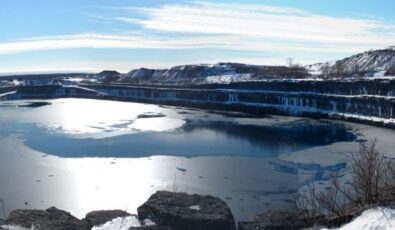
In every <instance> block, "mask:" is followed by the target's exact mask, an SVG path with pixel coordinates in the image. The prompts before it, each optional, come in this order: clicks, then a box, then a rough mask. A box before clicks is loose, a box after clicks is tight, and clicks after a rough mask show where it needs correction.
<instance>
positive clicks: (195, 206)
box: [189, 205, 200, 211]
mask: <svg viewBox="0 0 395 230" xmlns="http://www.w3.org/2000/svg"><path fill="white" fill-rule="evenodd" d="M189 208H190V209H192V210H196V211H199V210H200V206H199V205H192V206H190V207H189Z"/></svg>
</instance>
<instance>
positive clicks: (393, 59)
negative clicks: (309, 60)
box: [306, 48, 395, 77]
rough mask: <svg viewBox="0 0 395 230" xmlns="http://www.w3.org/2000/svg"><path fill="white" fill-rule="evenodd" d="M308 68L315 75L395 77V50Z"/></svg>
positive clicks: (370, 53)
mask: <svg viewBox="0 0 395 230" xmlns="http://www.w3.org/2000/svg"><path fill="white" fill-rule="evenodd" d="M306 68H307V69H308V70H309V72H310V73H311V74H313V75H321V74H324V75H328V74H332V75H340V76H343V77H344V76H353V75H356V74H359V75H360V76H365V77H383V76H391V75H395V49H394V48H388V49H382V50H373V51H366V52H363V53H359V54H356V55H353V56H350V57H347V58H344V59H342V60H338V61H335V62H325V63H316V64H312V65H307V66H306Z"/></svg>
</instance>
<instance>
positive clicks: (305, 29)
mask: <svg viewBox="0 0 395 230" xmlns="http://www.w3.org/2000/svg"><path fill="white" fill-rule="evenodd" d="M108 10H109V11H111V12H113V13H114V14H113V15H116V16H111V13H110V15H100V16H97V15H95V14H89V15H88V17H89V18H92V19H95V20H105V21H106V22H111V21H112V22H113V23H114V24H117V23H122V24H123V25H130V26H131V27H133V31H134V32H133V33H130V31H127V30H126V31H122V33H120V34H103V33H85V34H75V35H59V36H52V37H40V38H27V39H23V40H18V41H13V42H7V43H0V55H7V54H12V53H21V52H29V51H37V50H49V49H73V48H130V49H141V48H150V49H198V48H212V49H228V50H240V51H254V52H257V51H258V52H272V53H280V54H281V55H287V56H298V55H299V56H301V55H304V56H306V55H311V57H318V56H325V55H326V54H339V55H342V54H350V53H354V52H359V51H364V50H368V49H374V48H384V47H386V46H390V45H393V44H394V43H395V25H394V24H391V23H387V22H385V21H383V20H380V19H365V20H363V19H352V18H339V17H329V16H324V15H317V14H313V13H309V12H306V11H303V10H299V9H294V8H286V7H273V6H267V5H251V4H217V3H212V2H211V3H210V2H192V3H186V4H168V5H162V6H158V7H117V8H114V7H110V8H108ZM136 28H137V29H136ZM281 55H277V57H276V58H278V57H279V56H281Z"/></svg>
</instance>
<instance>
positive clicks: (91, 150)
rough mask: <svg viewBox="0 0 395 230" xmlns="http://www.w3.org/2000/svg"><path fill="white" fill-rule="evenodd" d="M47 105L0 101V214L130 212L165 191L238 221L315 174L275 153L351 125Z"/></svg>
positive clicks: (339, 136) (279, 200) (343, 135)
mask: <svg viewBox="0 0 395 230" xmlns="http://www.w3.org/2000/svg"><path fill="white" fill-rule="evenodd" d="M46 102H48V105H46V104H45V103H41V104H35V103H33V104H32V103H31V101H7V102H1V103H0V111H1V113H0V185H1V186H0V198H2V199H3V200H5V203H6V209H7V212H9V211H10V210H13V209H16V208H48V207H49V206H57V207H58V208H62V209H65V210H68V211H70V212H72V213H73V214H74V215H76V216H78V217H83V215H84V214H85V213H87V212H89V211H92V210H98V209H114V208H117V209H124V210H128V211H130V212H135V211H136V208H137V207H138V206H139V205H141V204H142V203H143V202H144V201H145V200H146V199H147V198H148V197H149V195H150V194H152V193H153V192H155V191H157V190H162V189H165V190H174V191H181V192H183V191H184V192H196V193H203V194H207V193H208V194H212V195H216V196H219V197H220V198H222V199H224V200H225V201H226V202H227V203H228V204H229V205H230V207H231V209H232V211H233V213H234V215H235V217H236V218H237V219H246V218H248V217H250V216H252V215H253V214H256V213H258V212H261V211H263V210H267V209H272V208H282V207H291V206H292V204H291V201H290V199H291V198H292V194H293V193H294V192H295V191H297V189H298V188H299V187H300V186H301V185H303V183H305V180H307V179H309V178H310V177H314V175H315V173H317V172H316V171H317V169H316V168H315V169H314V170H315V171H314V170H313V169H311V170H310V169H304V170H305V171H306V172H305V175H304V176H300V175H299V173H300V172H299V171H298V170H299V169H298V166H297V164H293V163H292V162H286V161H284V160H282V159H280V158H279V156H282V155H284V154H289V153H293V152H297V151H304V150H308V149H311V148H316V147H320V146H327V145H331V144H334V143H340V142H353V141H354V140H355V139H356V136H355V134H354V132H353V130H351V128H350V127H348V126H347V125H345V124H344V123H338V122H330V121H316V120H311V119H300V118H291V117H279V116H268V117H263V118H251V117H245V115H243V114H235V113H229V114H227V113H225V114H224V113H217V112H215V111H202V110H195V109H187V108H174V107H163V106H157V105H148V104H139V103H126V102H114V101H98V100H89V99H57V100H47V101H46ZM341 167H344V166H341ZM307 168H308V167H307ZM320 169H321V168H320ZM320 169H318V170H320ZM322 170H325V168H322ZM310 174H311V175H310ZM309 175H310V177H309Z"/></svg>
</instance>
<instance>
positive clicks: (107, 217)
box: [84, 210, 132, 227]
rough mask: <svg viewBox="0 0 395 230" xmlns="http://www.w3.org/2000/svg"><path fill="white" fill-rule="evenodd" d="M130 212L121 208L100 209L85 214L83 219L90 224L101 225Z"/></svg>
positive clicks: (128, 214) (125, 215)
mask: <svg viewBox="0 0 395 230" xmlns="http://www.w3.org/2000/svg"><path fill="white" fill-rule="evenodd" d="M131 215H132V214H130V213H128V212H125V211H122V210H102V211H93V212H90V213H88V214H86V216H85V219H84V220H85V221H86V222H87V223H88V224H89V225H90V226H91V227H93V226H99V225H103V224H105V223H106V222H108V221H111V220H113V219H115V218H118V217H127V216H131Z"/></svg>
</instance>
